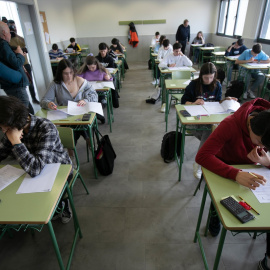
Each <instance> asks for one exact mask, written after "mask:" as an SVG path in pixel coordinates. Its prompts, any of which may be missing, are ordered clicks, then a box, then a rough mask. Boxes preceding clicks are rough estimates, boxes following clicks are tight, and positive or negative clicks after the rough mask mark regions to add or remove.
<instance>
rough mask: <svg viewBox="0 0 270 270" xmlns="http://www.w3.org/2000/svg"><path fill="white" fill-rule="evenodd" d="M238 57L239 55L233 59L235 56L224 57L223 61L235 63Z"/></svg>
mask: <svg viewBox="0 0 270 270" xmlns="http://www.w3.org/2000/svg"><path fill="white" fill-rule="evenodd" d="M238 57H239V55H238V56H237V57H235V56H225V59H226V60H228V61H233V62H235V61H236V59H237V58H238Z"/></svg>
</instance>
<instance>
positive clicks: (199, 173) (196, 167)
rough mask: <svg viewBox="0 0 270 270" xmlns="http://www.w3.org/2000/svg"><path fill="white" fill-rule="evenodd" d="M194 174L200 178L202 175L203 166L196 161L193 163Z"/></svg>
mask: <svg viewBox="0 0 270 270" xmlns="http://www.w3.org/2000/svg"><path fill="white" fill-rule="evenodd" d="M193 175H194V177H195V178H196V179H198V180H200V179H201V177H202V167H201V166H200V165H199V164H198V163H196V162H194V163H193Z"/></svg>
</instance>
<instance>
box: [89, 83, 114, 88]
mask: <svg viewBox="0 0 270 270" xmlns="http://www.w3.org/2000/svg"><path fill="white" fill-rule="evenodd" d="M91 85H92V87H93V88H94V89H95V90H96V89H102V88H104V87H108V88H111V89H113V90H115V87H114V84H113V81H103V82H91Z"/></svg>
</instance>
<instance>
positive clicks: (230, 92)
mask: <svg viewBox="0 0 270 270" xmlns="http://www.w3.org/2000/svg"><path fill="white" fill-rule="evenodd" d="M244 89H245V83H244V82H243V81H232V82H231V86H229V87H227V91H226V93H225V97H236V98H238V99H239V98H240V97H241V96H242V95H243V92H244Z"/></svg>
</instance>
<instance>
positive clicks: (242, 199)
mask: <svg viewBox="0 0 270 270" xmlns="http://www.w3.org/2000/svg"><path fill="white" fill-rule="evenodd" d="M238 197H239V198H240V199H241V200H242V201H244V202H245V203H246V204H247V205H248V206H250V207H251V209H252V210H253V211H254V212H255V213H256V214H257V215H260V213H259V212H258V211H256V210H255V209H254V208H253V207H252V206H251V205H250V204H249V203H247V202H246V201H245V200H244V199H243V198H242V197H241V196H239V195H238Z"/></svg>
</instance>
